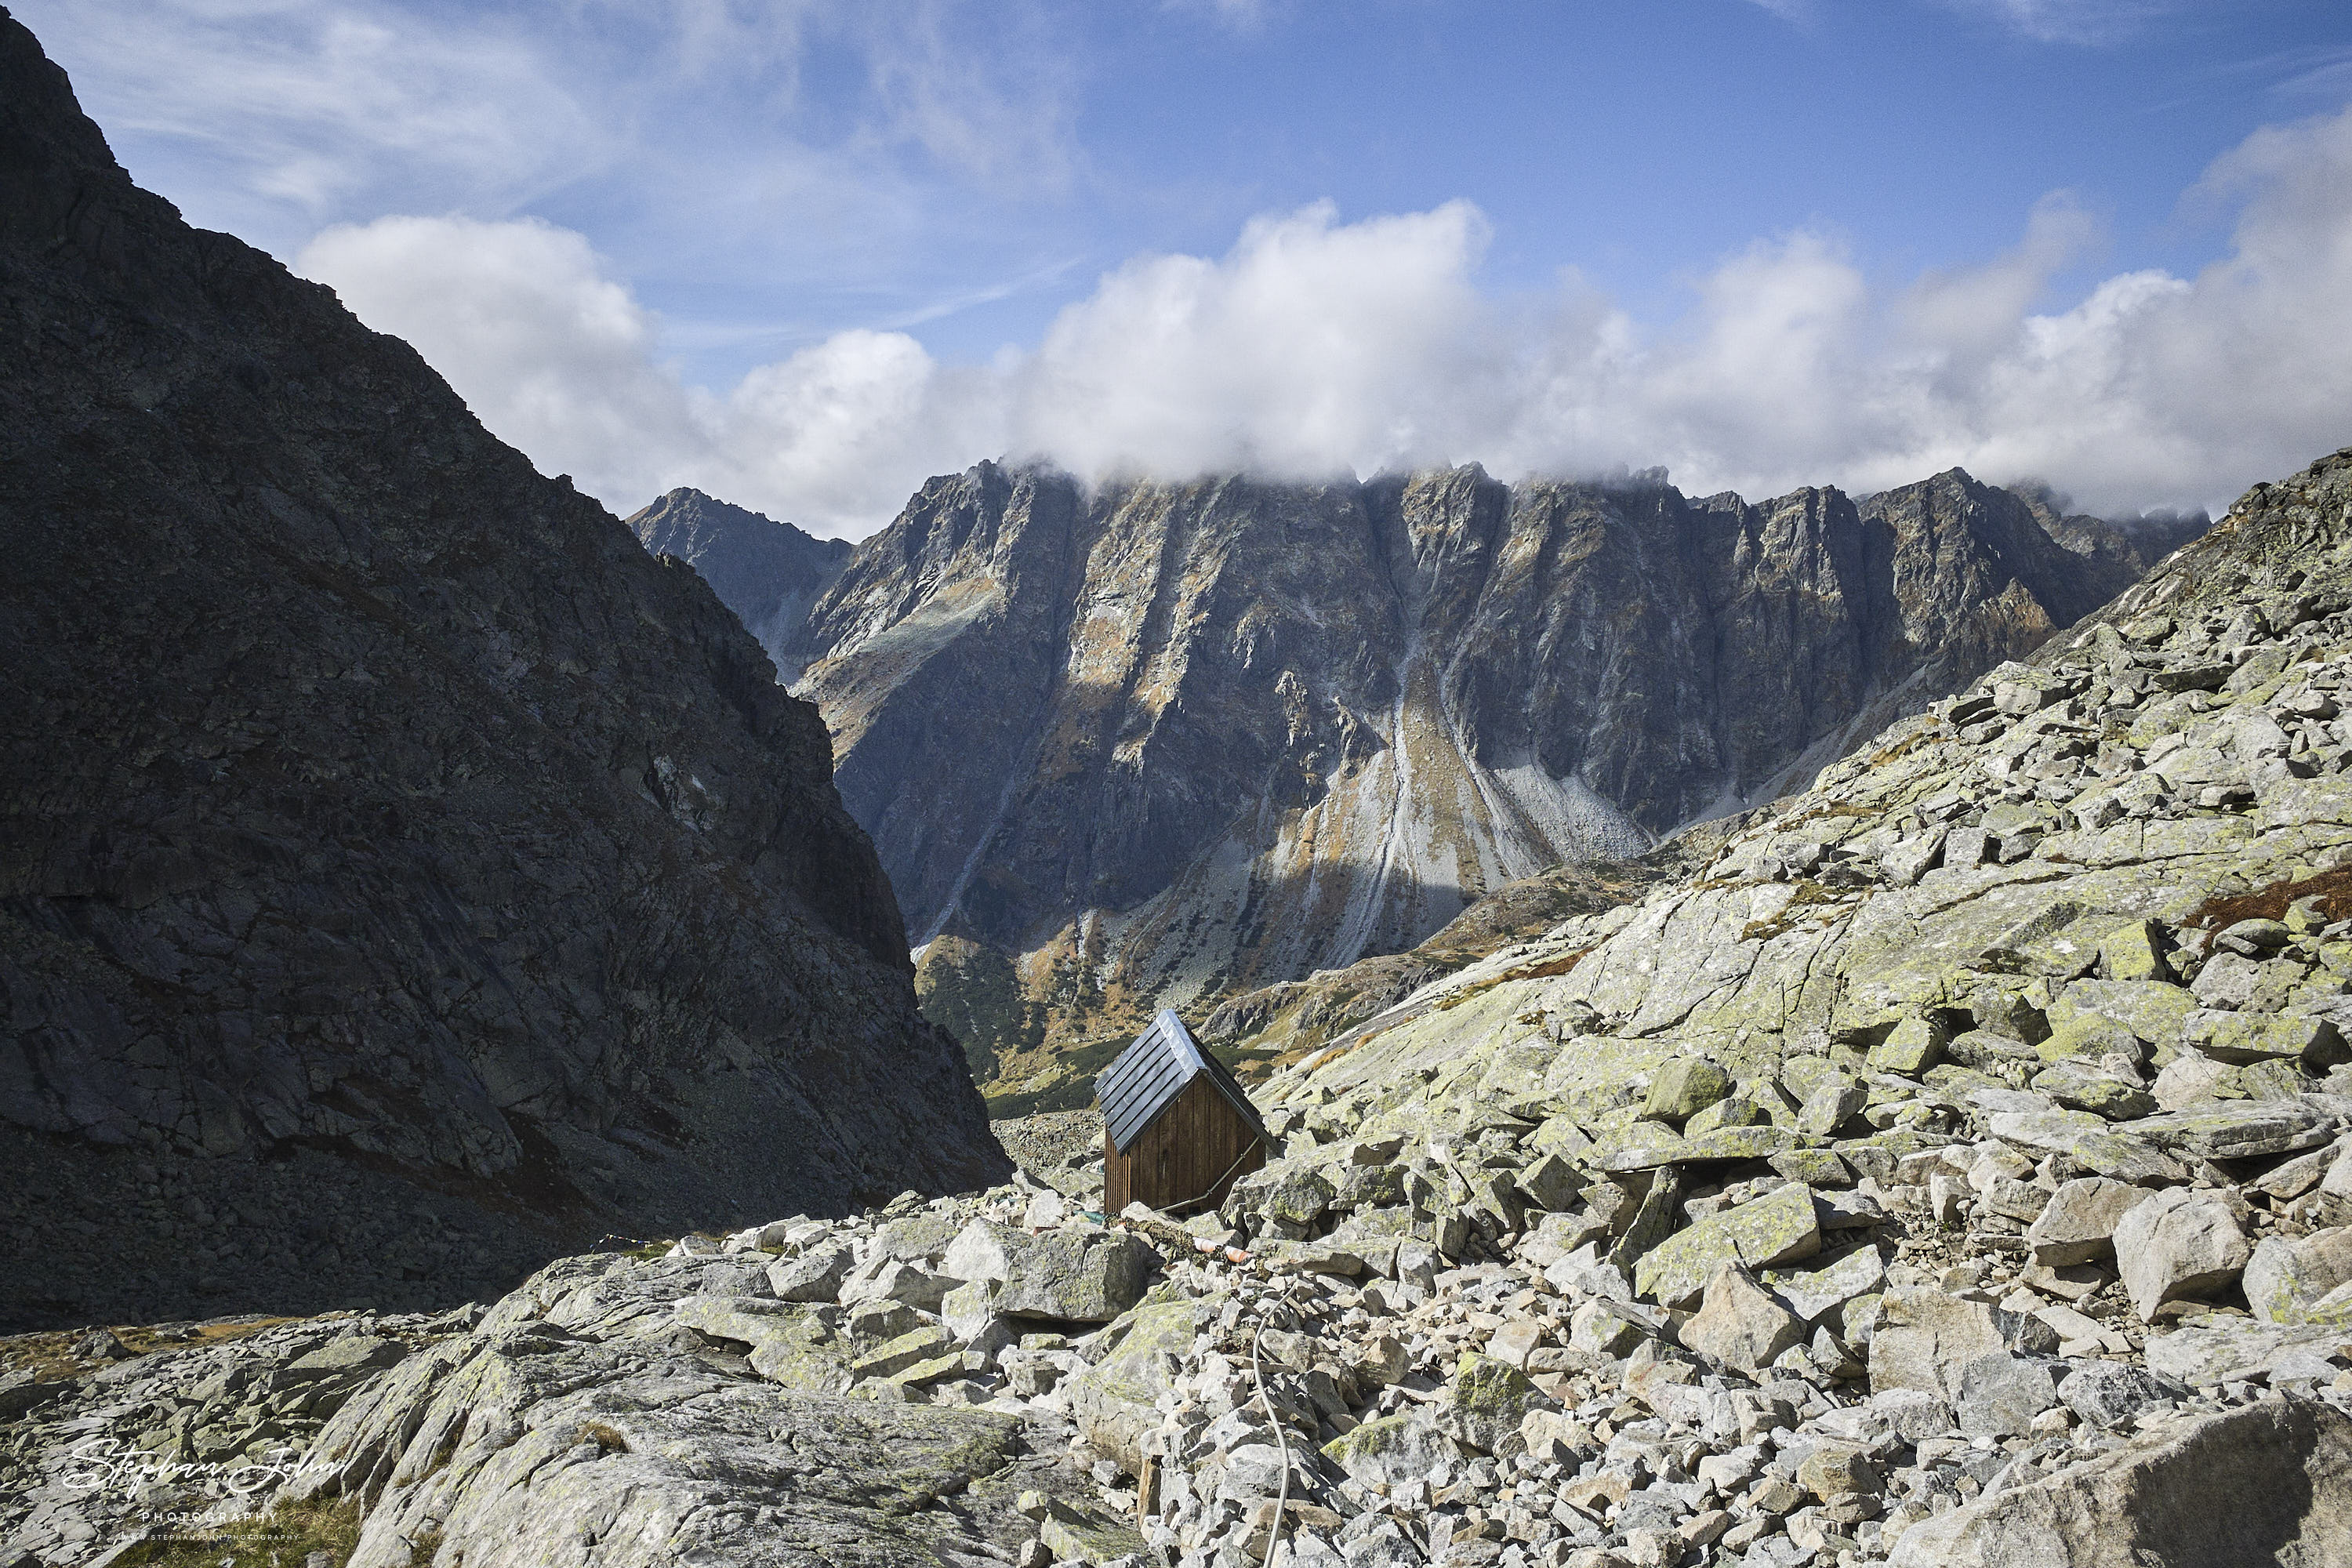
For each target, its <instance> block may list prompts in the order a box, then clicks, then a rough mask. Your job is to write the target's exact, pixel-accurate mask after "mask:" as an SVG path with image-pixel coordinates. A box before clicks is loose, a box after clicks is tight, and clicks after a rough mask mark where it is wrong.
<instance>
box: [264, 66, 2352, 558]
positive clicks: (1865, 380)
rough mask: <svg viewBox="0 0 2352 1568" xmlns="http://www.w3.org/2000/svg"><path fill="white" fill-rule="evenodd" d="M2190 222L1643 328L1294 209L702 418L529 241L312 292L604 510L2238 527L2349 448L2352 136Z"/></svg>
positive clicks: (2347, 131) (831, 345) (407, 226)
mask: <svg viewBox="0 0 2352 1568" xmlns="http://www.w3.org/2000/svg"><path fill="white" fill-rule="evenodd" d="M2193 195H2194V198H2195V199H2196V200H2199V201H2203V202H2223V201H2226V202H2230V203H2233V204H2235V211H2236V219H2235V224H2236V226H2235V231H2234V235H2233V242H2232V245H2231V250H2230V252H2229V254H2228V255H2227V256H2225V257H2224V258H2222V259H2221V260H2220V261H2217V262H2215V263H2214V264H2213V265H2212V266H2210V267H2209V268H2206V269H2204V270H2203V271H2202V272H2200V273H2199V274H2198V275H2197V276H2195V277H2193V278H2178V277H2173V276H2170V275H2168V274H2166V273H2162V272H2133V273H2126V274H2123V275H2120V276H2117V277H2114V278H2110V279H2106V280H2105V281H2104V282H2101V283H2099V284H2097V285H2096V286H2095V287H2094V288H2092V289H2090V290H2088V291H2087V292H2086V293H2085V294H2084V296H2083V297H2082V298H2081V299H2080V300H2078V301H2076V302H2075V303H2074V304H2073V305H2072V306H2070V307H2069V308H2066V309H2063V310H2058V311H2055V312H2052V313H2036V311H2035V310H2034V305H2035V302H2036V301H2037V300H2039V299H2040V298H2041V297H2042V295H2043V294H2044V292H2045V291H2046V289H2048V287H2049V286H2050V283H2051V280H2052V279H2053V278H2054V277H2055V276H2057V275H2058V274H2059V273H2060V271H2061V270H2062V269H2063V268H2065V267H2067V266H2068V265H2070V264H2071V263H2072V262H2073V261H2074V260H2075V259H2077V258H2079V257H2080V255H2081V254H2082V252H2083V250H2084V247H2085V246H2086V244H2087V243H2088V242H2089V241H2090V240H2091V239H2092V238H2093V237H2094V235H2093V225H2092V224H2091V223H2090V221H2089V220H2088V219H2087V218H2086V217H2084V215H2083V214H2082V213H2081V212H2080V211H2079V210H2078V209H2077V208H2076V207H2075V206H2074V205H2072V204H2071V203H2070V202H2068V201H2067V200H2065V199H2064V198H2063V196H2059V197H2053V198H2051V199H2049V200H2047V201H2045V202H2043V203H2042V205H2040V206H2039V207H2038V208H2037V209H2036V210H2035V211H2034V212H2033V213H2032V215H2031V216H2030V217H2029V219H2028V221H2027V223H2026V226H2025V231H2024V234H2023V236H2022V237H2021V240H2020V242H2019V243H2018V245H2017V246H2016V247H2014V248H2013V249H2012V250H2011V251H2009V252H2008V253H2006V254H2004V255H2002V256H2000V257H1996V258H1992V259H1991V260H1990V261H1988V262H1986V263H1985V264H1984V265H1982V266H1980V267H1978V268H1967V269H1959V270H1946V271H1939V272H1935V273H1930V274H1927V275H1925V276H1922V277H1920V278H1918V279H1916V280H1915V281H1913V282H1912V283H1911V284H1910V285H1909V286H1907V287H1906V288H1902V289H1895V290H1892V291H1888V290H1883V289H1873V287H1872V286H1871V284H1870V283H1869V281H1868V280H1867V279H1865V277H1864V274H1863V272H1862V271H1861V269H1860V268H1857V267H1856V266H1855V265H1854V264H1853V261H1852V260H1851V259H1849V258H1847V257H1846V256H1845V255H1844V254H1843V252H1842V250H1841V249H1840V247H1838V246H1837V245H1835V244H1834V243H1832V241H1830V240H1828V239H1826V238H1824V237H1820V236H1817V235H1811V234H1804V233H1800V234H1795V235H1790V236H1786V237H1780V238H1779V239H1775V240H1770V241H1764V242H1759V243H1758V244H1757V245H1755V246H1753V247H1749V248H1748V249H1747V250H1745V251H1743V252H1741V253H1739V254H1738V255H1735V256H1733V257H1730V258H1727V259H1726V260H1725V261H1723V262H1722V263H1721V264H1720V265H1719V266H1717V268H1715V270H1714V271H1713V272H1711V273H1710V274H1708V275H1707V276H1706V278H1705V279H1703V280H1702V281H1701V283H1700V286H1699V288H1698V289H1697V298H1696V304H1695V305H1694V307H1693V309H1692V310H1690V312H1689V313H1688V314H1687V316H1686V317H1685V320H1683V321H1680V322H1678V323H1676V324H1675V326H1674V328H1673V329H1671V330H1669V331H1664V332H1644V331H1641V330H1638V329H1637V328H1636V326H1635V324H1634V323H1633V321H1631V320H1630V319H1629V318H1628V317H1627V316H1626V315H1625V314H1624V313H1623V312H1622V311H1621V310H1617V309H1615V308H1614V307H1612V305H1611V304H1610V302H1609V301H1608V300H1606V299H1604V298H1602V297H1601V296H1600V295H1599V294H1598V293H1597V292H1596V291H1595V290H1593V289H1591V288H1590V287H1588V286H1587V285H1586V284H1584V283H1583V282H1582V281H1581V280H1580V279H1578V278H1576V277H1575V276H1574V275H1572V274H1571V275H1568V276H1565V277H1563V279H1561V281H1560V283H1559V287H1558V288H1557V289H1555V290H1553V291H1552V292H1550V293H1549V295H1548V296H1547V297H1545V298H1541V299H1534V300H1528V299H1520V300H1496V299H1493V298H1490V297H1488V296H1486V295H1485V294H1482V293H1481V292H1480V291H1479V289H1477V287H1476V284H1475V274H1476V268H1477V264H1478V259H1479V255H1480V251H1481V248H1482V247H1483V245H1484V243H1485V239H1486V224H1485V221H1484V220H1483V218H1481V216H1479V214H1478V213H1477V212H1476V210H1475V209H1474V208H1472V207H1471V206H1470V205H1467V204H1466V203H1459V202H1456V203H1449V204H1447V205H1444V206H1441V207H1438V208H1436V209H1434V210H1433V211H1431V212H1426V213H1418V214H1408V215H1403V216H1389V217H1380V218H1373V219H1370V220H1367V221H1364V222H1360V223H1355V224H1341V223H1339V222H1338V221H1337V220H1336V218H1335V216H1334V214H1333V213H1332V211H1331V209H1330V208H1329V207H1328V206H1315V207H1309V208H1307V209H1305V210H1303V211H1300V212H1296V213H1291V214H1287V215H1281V216H1269V217H1263V218H1260V219H1258V220H1256V221H1255V222H1253V223H1252V224H1250V225H1249V226H1248V227H1247V228H1246V229H1245V230H1244V233H1243V235H1242V236H1241V238H1240V240H1239V242H1238V243H1237V244H1236V245H1235V246H1234V248H1233V250H1232V251H1231V252H1230V253H1229V254H1227V255H1226V256H1224V257H1223V258H1215V259H1211V258H1199V257H1186V256H1151V257H1144V258H1137V259H1135V260H1133V261H1130V262H1129V263H1128V264H1127V265H1125V266H1123V267H1120V268H1118V269H1116V270H1114V271H1112V272H1110V273H1109V274H1108V275H1106V276H1105V277H1104V278H1102V279H1100V280H1099V282H1098V283H1097V287H1096V289H1095V290H1094V291H1093V293H1092V294H1091V295H1089V296H1088V297H1087V298H1086V299H1085V300H1081V301H1079V302H1078V303H1076V304H1074V305H1072V306H1070V307H1068V308H1067V309H1066V310H1064V311H1063V312H1062V314H1061V315H1060V317H1059V318H1058V319H1056V321H1055V322H1054V323H1053V325H1052V326H1051V328H1050V329H1049V330H1048V331H1046V333H1045V336H1044V339H1043V341H1042V342H1040V343H1039V344H1038V345H1037V346H1036V347H1035V348H1034V350H1031V351H1028V352H1026V353H1010V354H1007V355H1006V356H1004V357H1003V359H1002V360H1001V361H1000V362H999V363H994V364H991V365H987V366H978V367H966V366H950V365H943V364H940V363H937V362H935V361H933V360H932V359H931V357H930V356H929V354H927V353H925V352H924V351H923V349H922V348H921V347H920V345H919V344H918V343H917V342H915V341H914V340H913V339H911V338H909V337H907V336H905V335H904V334H901V333H896V332H877V331H857V332H847V333H842V334H839V335H837V336H835V337H833V338H831V339H828V340H827V341H825V342H823V343H821V344H818V345H816V346H814V347H812V348H809V349H806V350H803V352H801V353H796V354H793V356H791V357H790V358H788V359H785V360H783V361H781V362H779V363H775V364H772V365H768V366H766V367H763V368H761V369H760V370H758V371H755V372H754V373H753V374H751V375H750V376H748V377H746V378H745V379H744V380H743V381H742V382H741V384H739V385H738V386H736V387H735V388H734V389H732V391H731V392H730V393H729V394H728V395H725V396H723V397H719V396H712V395H704V394H701V393H698V392H696V391H694V390H693V389H690V388H688V387H686V386H684V385H682V384H680V383H679V382H678V380H677V377H676V376H675V375H674V374H671V373H670V372H668V371H667V370H666V369H664V368H662V367H661V366H659V365H658V364H656V363H655V362H654V360H653V358H652V350H651V344H652V342H654V323H652V322H651V321H649V320H648V319H647V317H646V313H645V312H644V311H643V310H640V309H638V307H637V306H636V305H635V303H634V302H633V301H632V300H630V298H629V297H628V295H627V292H626V290H625V289H624V288H623V287H622V286H621V285H620V284H619V283H617V282H615V281H614V279H612V278H611V277H609V276H607V275H606V274H605V273H604V271H602V270H601V269H600V268H599V266H598V264H597V261H596V258H594V257H593V255H592V254H591V253H590V251H589V249H588V247H587V246H586V244H585V242H584V241H583V240H581V239H580V238H579V237H577V236H574V235H569V234H565V233H563V232H562V231H559V230H555V229H551V228H548V227H546V226H542V225H535V224H468V223H466V222H463V221H462V220H447V219H419V218H399V219H386V220H383V221H382V222H379V223H376V224H372V225H369V226H365V227H363V228H347V229H341V230H338V231H335V232H333V233H331V234H330V235H329V236H327V237H324V238H322V239H321V240H320V243H319V244H318V245H317V246H315V247H312V249H311V250H310V251H308V252H306V253H305V255H304V257H303V258H302V262H301V269H302V270H303V271H305V272H306V273H308V274H309V275H310V276H313V277H317V278H320V279H324V280H325V281H327V282H330V283H332V284H334V285H335V286H336V287H337V288H338V289H341V290H342V291H343V293H344V297H345V299H346V300H349V301H350V302H351V303H352V306H353V308H354V309H355V310H358V312H359V313H360V315H361V316H362V319H364V320H366V321H369V322H370V323H371V324H373V325H375V326H377V327H379V328H381V329H383V330H385V331H394V332H397V333H399V334H400V335H402V336H404V337H407V338H409V339H410V340H411V341H412V342H415V343H416V344H417V345H418V347H419V348H420V349H421V350H422V351H423V352H424V353H425V356H426V358H427V359H428V360H430V361H431V362H432V363H434V364H436V366H438V367H439V368H440V369H441V370H442V371H443V372H444V373H445V374H447V375H448V376H449V377H450V379H451V381H452V382H453V384H456V385H457V388H458V390H459V391H460V392H462V393H463V394H465V395H466V396H467V398H468V399H469V400H470V401H471V402H472V403H473V405H474V406H475V407H476V408H477V410H478V412H480V414H481V415H482V416H483V418H484V419H485V421H486V422H487V423H488V425H489V426H490V427H491V428H492V429H493V430H496V431H498V432H499V434H500V435H502V436H505V437H508V438H509V439H510V440H512V441H514V442H515V443H516V444H517V445H519V446H520V447H522V448H523V449H524V450H526V451H528V452H530V454H531V455H532V456H533V458H535V459H537V460H538V461H539V462H540V463H541V466H542V467H545V468H550V469H555V468H562V469H565V470H568V471H570V472H572V474H574V475H575V476H576V477H577V478H579V479H580V481H581V482H582V484H583V487H584V488H587V489H591V490H592V491H593V492H594V493H596V494H598V495H600V496H602V497H604V499H605V500H607V501H609V502H610V503H611V504H612V505H614V507H616V508H619V509H622V510H630V509H633V508H635V507H636V506H638V505H641V504H643V503H644V502H645V501H646V500H649V499H650V498H651V497H652V496H653V495H655V494H656V493H657V492H658V491H659V490H660V489H665V488H667V487H668V486H670V485H673V484H680V483H690V484H695V485H698V486H700V487H701V488H703V489H709V490H711V491H712V492H714V493H716V494H719V495H723V496H726V497H727V498H729V499H730V500H736V501H739V502H741V503H743V504H746V505H751V506H756V507H759V508H760V509H761V510H767V511H770V512H772V513H774V514H775V515H778V516H782V517H788V518H791V519H793V521H798V522H801V523H802V524H803V526H807V527H812V528H815V529H819V530H821V531H828V532H839V533H852V534H855V533H859V532H863V531H866V530H868V529H870V528H872V527H874V526H876V525H877V524H878V523H879V522H881V521H885V520H886V519H887V517H888V516H889V515H890V514H891V513H892V512H893V511H895V510H896V509H897V507H898V505H899V503H900V502H901V501H902V500H904V498H905V497H906V496H907V494H908V492H909V491H910V490H911V489H913V488H914V487H915V485H916V484H918V483H919V481H920V480H921V479H924V478H925V477H927V476H928V475H929V474H933V473H938V472H946V471H951V470H954V469H957V468H962V467H964V466H966V465H967V464H969V463H971V461H973V460H975V459H977V458H982V457H990V456H995V455H998V454H1000V453H1009V454H1011V455H1013V456H1015V457H1022V456H1036V457H1042V458H1049V459H1052V460H1054V461H1057V462H1060V463H1062V464H1064V465H1065V466H1066V467H1068V468H1071V469H1073V470H1074V471H1076V472H1079V473H1082V474H1087V475H1090V476H1107V475H1111V474H1116V473H1120V472H1137V471H1149V472H1152V473H1156V474H1161V475H1167V476H1171V477H1176V476H1188V475H1192V474H1198V473H1204V472H1212V471H1217V470H1223V469H1235V468H1248V469H1252V470H1255V471H1258V472H1262V473H1265V474H1269V475H1274V476H1281V477H1292V478H1315V477H1324V476H1328V475H1331V474H1335V473H1338V472H1341V471H1347V470H1353V471H1356V472H1359V473H1365V472H1370V471H1373V470H1376V469H1379V468H1392V467H1401V466H1407V465H1417V464H1427V463H1436V462H1448V461H1465V460H1471V459H1476V460H1481V461H1483V462H1485V463H1486V465H1487V467H1488V468H1490V469H1491V470H1493V471H1495V472H1496V473H1497V474H1498V475H1502V476H1505V477H1514V476H1517V475H1520V474H1525V473H1537V472H1544V473H1568V474H1575V473H1582V472H1594V471H1602V470H1608V469H1612V468H1627V467H1631V468H1645V467H1649V466H1652V465H1656V464H1664V465H1666V466H1668V467H1669V468H1672V469H1673V471H1674V474H1675V479H1676V481H1677V482H1678V483H1680V484H1682V485H1683V486H1684V487H1685V489H1691V490H1694V491H1707V490H1713V489H1727V488H1728V489H1739V490H1741V491H1742V492H1744V493H1746V494H1748V495H1751V496H1763V495H1769V494H1775V493H1779V492H1780V491H1784V490H1786V489H1791V488H1794V487H1796V486H1798V485H1801V484H1808V483H1837V484H1842V485H1844V486H1846V487H1847V488H1849V489H1876V488H1880V487H1883V486H1885V485H1889V484H1895V483H1901V482H1904V481H1906V480H1909V479H1916V478H1919V477H1921V476H1923V475H1925V474H1927V473H1930V472H1934V471H1937V470H1938V469H1941V468H1947V467H1949V466H1951V465H1953V464H1961V465H1965V466H1966V467H1968V468H1970V469H1971V470H1972V471H1975V472H1976V473H1978V474H1979V476H1981V477H1983V478H1986V479H1993V480H1996V481H1999V480H2008V479H2025V478H2039V479H2046V480H2049V481H2051V482H2053V483H2054V484H2057V485H2058V486H2060V487H2061V488H2063V489H2066V490H2068V491H2070V492H2072V493H2073V494H2074V496H2075V497H2076V499H2077V500H2078V501H2080V502H2082V503H2083V504H2086V505H2089V506H2092V507H2095V508H2096V509H2099V510H2105V511H2108V512H2110V513H2114V512H2119V511H2124V510H2138V509H2142V508H2147V507H2158V506H2170V505H2184V504H2189V505H2193V504H2213V503H2221V502H2226V501H2227V500H2230V499H2231V497H2233V496H2234V495H2235V494H2236V492H2237V491H2238V490H2239V489H2242V487H2243V486H2244V485H2246V484H2247V483H2249V482H2251V481H2252V480H2254V479H2262V478H2265V477H2273V476H2277V475H2281V474H2284V473H2285V472H2288V471H2290V470H2292V469H2293V468H2296V467H2298V466H2300V465H2301V464H2302V463H2303V462H2305V461H2306V460H2307V459H2309V458H2312V457H2314V456H2316V455H2318V454H2320V453H2322V452H2325V451H2327V450H2330V449H2332V448H2333V447H2336V446H2339V445H2342V444H2344V443H2345V442H2346V441H2347V440H2352V356H2347V354H2346V353H2344V351H2343V345H2344V344H2345V343H2346V342H2352V110H2347V111H2346V112H2345V113H2342V114H2338V115H2336V116H2334V117H2331V118H2326V119H2323V120H2318V121H2310V122H2307V123H2305V124H2301V125H2296V126H2291V127H2284V128H2277V129H2273V130H2268V131H2264V132H2260V133H2258V134H2257V135H2255V136H2253V137H2252V138H2250V139H2249V140H2248V141H2247V142H2245V143H2244V144H2242V146H2241V147H2239V148H2238V149H2237V150H2236V151H2235V152H2233V153H2231V154H2230V155H2228V156H2227V157H2225V158H2223V159H2221V161H2219V162H2218V163H2215V164H2214V165H2213V167H2212V169H2211V170H2210V173H2209V174H2208V175H2207V177H2206V179H2205V181H2204V182H2203V183H2202V184H2200V187H2199V189H2198V191H2197V192H2196V193H2193Z"/></svg>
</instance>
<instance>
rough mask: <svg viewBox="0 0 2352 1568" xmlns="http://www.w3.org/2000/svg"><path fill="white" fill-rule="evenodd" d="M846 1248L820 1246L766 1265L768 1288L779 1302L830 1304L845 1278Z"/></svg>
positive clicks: (848, 1261)
mask: <svg viewBox="0 0 2352 1568" xmlns="http://www.w3.org/2000/svg"><path fill="white" fill-rule="evenodd" d="M849 1265H850V1252H849V1248H848V1247H841V1246H832V1247H816V1248H814V1249H813V1250H811V1251H808V1252H803V1254H801V1255H800V1256H799V1257H798V1258H778V1259H777V1260H776V1261H775V1262H773V1263H772V1264H770V1265H768V1289H769V1290H770V1291H772V1293H773V1294H774V1295H775V1297H776V1299H777V1300H780V1301H830V1300H835V1298H836V1297H837V1296H838V1295H839V1294H840V1291H841V1282H842V1281H843V1280H844V1279H846V1278H848V1275H849Z"/></svg>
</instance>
